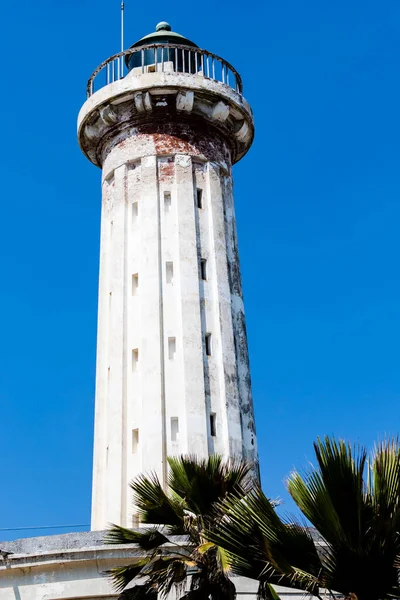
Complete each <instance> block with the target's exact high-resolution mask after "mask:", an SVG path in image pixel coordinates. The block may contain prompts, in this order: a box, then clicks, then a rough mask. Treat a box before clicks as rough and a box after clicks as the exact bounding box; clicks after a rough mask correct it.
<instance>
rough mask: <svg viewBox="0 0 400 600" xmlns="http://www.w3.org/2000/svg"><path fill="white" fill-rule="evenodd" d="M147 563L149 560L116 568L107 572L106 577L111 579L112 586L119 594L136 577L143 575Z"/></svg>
mask: <svg viewBox="0 0 400 600" xmlns="http://www.w3.org/2000/svg"><path fill="white" fill-rule="evenodd" d="M147 563H148V559H142V560H139V561H137V562H136V563H134V564H132V565H127V566H124V567H114V568H113V569H110V570H109V571H105V572H104V575H105V576H106V577H108V578H110V579H111V581H112V585H113V587H114V589H115V590H116V591H117V592H122V590H123V589H125V588H126V586H127V585H128V584H129V583H131V581H133V580H134V579H135V577H137V576H138V575H141V573H142V569H143V567H144V566H146V565H147Z"/></svg>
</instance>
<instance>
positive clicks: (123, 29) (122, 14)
mask: <svg viewBox="0 0 400 600" xmlns="http://www.w3.org/2000/svg"><path fill="white" fill-rule="evenodd" d="M124 33H125V3H124V0H122V2H121V52H123V51H124V44H125V41H124V37H125V36H124ZM123 76H124V57H123V56H121V77H123Z"/></svg>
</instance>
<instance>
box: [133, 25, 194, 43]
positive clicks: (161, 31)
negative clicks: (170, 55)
mask: <svg viewBox="0 0 400 600" xmlns="http://www.w3.org/2000/svg"><path fill="white" fill-rule="evenodd" d="M146 44H182V45H183V46H193V47H194V48H198V46H197V44H195V43H194V42H191V41H190V40H188V39H187V38H185V37H184V36H183V35H181V34H180V33H176V31H171V25H170V24H169V23H167V22H166V21H161V22H160V23H158V25H156V30H155V31H153V32H152V33H149V34H148V35H145V36H144V37H142V38H140V40H138V41H137V42H135V43H134V44H132V46H131V48H136V47H137V46H145V45H146Z"/></svg>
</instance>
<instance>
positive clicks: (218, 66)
mask: <svg viewBox="0 0 400 600" xmlns="http://www.w3.org/2000/svg"><path fill="white" fill-rule="evenodd" d="M130 72H132V73H134V74H136V75H139V74H144V73H186V74H188V75H198V76H199V77H205V78H207V79H211V80H213V81H217V82H219V83H223V84H225V85H227V86H229V87H230V88H232V89H234V90H235V91H236V92H238V93H239V94H242V89H243V86H242V80H241V77H240V75H239V73H238V72H237V71H236V69H235V68H234V67H232V65H230V64H229V63H228V62H227V61H226V60H224V59H223V58H220V57H219V56H217V55H216V54H212V53H211V52H208V51H207V50H201V49H200V48H194V47H192V46H187V45H183V44H169V43H168V44H160V43H155V44H146V45H143V46H139V47H135V48H130V49H129V50H125V51H124V52H119V53H118V54H114V55H113V56H111V57H110V58H108V59H107V60H105V61H104V62H102V63H101V65H99V66H98V67H97V69H96V70H95V71H94V72H93V74H92V75H91V77H90V78H89V81H88V84H87V96H88V98H89V97H90V96H91V95H92V94H93V93H94V92H96V91H97V90H99V89H101V88H102V87H104V86H106V85H109V84H110V83H114V82H116V81H118V80H120V79H123V78H124V77H125V76H126V75H127V74H128V73H130Z"/></svg>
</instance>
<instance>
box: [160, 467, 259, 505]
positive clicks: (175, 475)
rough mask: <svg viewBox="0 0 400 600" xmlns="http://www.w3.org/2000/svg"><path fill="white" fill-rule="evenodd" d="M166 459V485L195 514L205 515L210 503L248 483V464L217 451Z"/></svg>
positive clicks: (249, 468)
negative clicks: (198, 456)
mask: <svg viewBox="0 0 400 600" xmlns="http://www.w3.org/2000/svg"><path fill="white" fill-rule="evenodd" d="M168 463H169V466H170V475H169V481H168V484H169V487H170V488H171V490H172V491H173V492H174V493H175V494H176V495H177V496H178V497H179V498H182V499H184V500H185V504H186V506H187V508H188V509H190V510H191V511H192V512H193V513H195V514H198V515H202V516H204V515H207V514H208V513H209V512H210V509H211V508H212V506H213V504H215V503H216V502H218V501H221V500H222V499H223V498H224V497H225V496H227V495H228V494H233V493H239V494H243V493H244V490H245V488H246V486H249V484H250V472H251V465H250V464H248V463H245V462H241V461H234V460H228V461H224V460H223V459H222V457H221V456H219V455H211V456H209V457H208V458H206V459H198V458H196V457H195V456H191V455H189V456H178V457H170V458H169V459H168Z"/></svg>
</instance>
